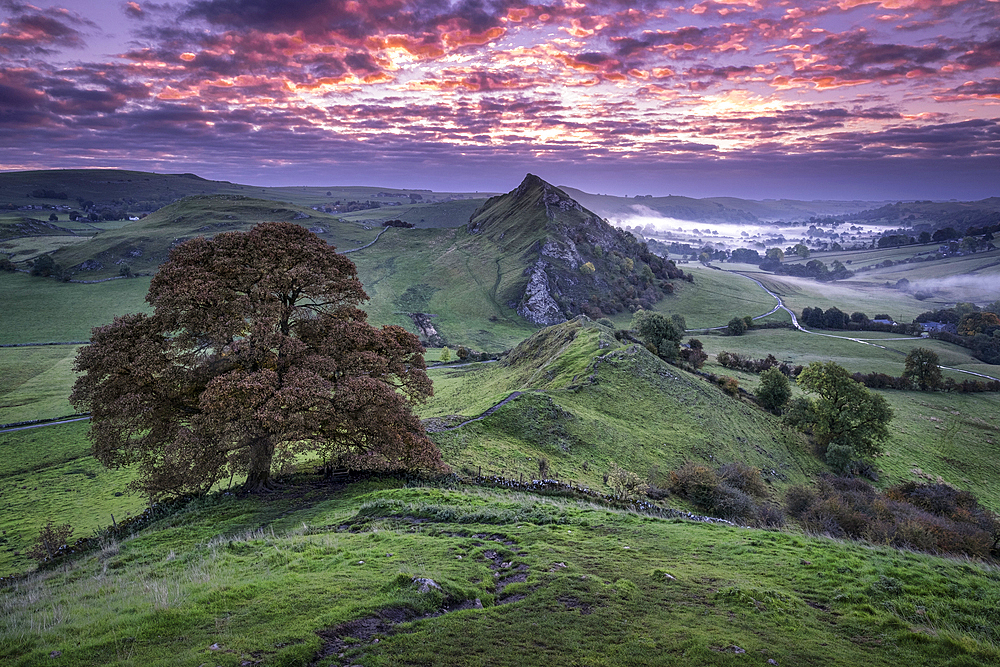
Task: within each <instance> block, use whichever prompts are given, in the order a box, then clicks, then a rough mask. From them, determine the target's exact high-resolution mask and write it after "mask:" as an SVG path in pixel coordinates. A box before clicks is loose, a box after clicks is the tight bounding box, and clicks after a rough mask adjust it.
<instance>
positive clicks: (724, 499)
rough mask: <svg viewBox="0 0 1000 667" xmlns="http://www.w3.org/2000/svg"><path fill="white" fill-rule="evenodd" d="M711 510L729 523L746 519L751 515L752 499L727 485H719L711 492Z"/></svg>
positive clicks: (752, 508) (752, 509)
mask: <svg viewBox="0 0 1000 667" xmlns="http://www.w3.org/2000/svg"><path fill="white" fill-rule="evenodd" d="M711 509H712V510H714V511H715V512H716V513H717V514H718V515H719V516H721V517H722V518H724V519H729V520H730V521H735V520H739V519H743V518H746V517H748V516H750V515H751V514H753V511H754V509H755V508H754V504H753V499H751V498H750V496H749V495H747V494H746V493H744V492H743V491H740V490H739V489H734V488H733V487H731V486H729V485H728V484H719V485H718V486H716V487H715V488H714V489H713V490H712V507H711Z"/></svg>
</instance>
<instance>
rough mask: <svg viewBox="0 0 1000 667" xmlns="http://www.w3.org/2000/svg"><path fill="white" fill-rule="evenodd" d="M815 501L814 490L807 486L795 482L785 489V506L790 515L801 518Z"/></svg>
mask: <svg viewBox="0 0 1000 667" xmlns="http://www.w3.org/2000/svg"><path fill="white" fill-rule="evenodd" d="M815 502H816V492H815V491H814V490H813V489H811V488H809V487H808V486H803V485H802V484H796V485H795V486H792V487H789V488H788V490H787V491H785V508H786V509H788V513H789V514H791V515H792V516H794V517H796V518H798V519H801V518H802V517H803V516H804V515H805V513H806V512H807V511H808V510H809V508H810V507H811V506H812V505H813V503H815Z"/></svg>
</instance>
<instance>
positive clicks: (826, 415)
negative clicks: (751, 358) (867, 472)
mask: <svg viewBox="0 0 1000 667" xmlns="http://www.w3.org/2000/svg"><path fill="white" fill-rule="evenodd" d="M797 382H798V385H799V386H800V387H802V388H803V389H805V390H806V391H807V392H810V393H812V394H815V395H816V398H813V399H810V400H809V401H808V403H807V411H808V416H807V417H806V418H805V424H803V425H804V426H809V427H811V428H812V432H813V436H814V437H815V438H816V444H817V445H818V446H819V450H820V452H821V453H822V455H823V456H824V457H826V455H827V451H828V450H829V449H830V448H831V447H833V446H836V447H837V448H838V449H837V452H838V457H840V458H843V453H844V450H843V449H842V448H845V447H846V448H850V450H851V452H852V453H853V456H854V458H868V457H874V456H877V455H878V454H880V453H881V452H882V443H884V442H885V441H886V440H887V439H888V438H889V422H891V421H892V408H891V407H889V403H888V401H886V400H885V398H883V397H882V396H880V395H878V394H876V393H874V392H872V391H870V390H868V389H867V388H866V387H865V386H864V385H863V384H861V383H860V382H856V381H855V380H854V379H853V378H851V375H850V373H849V372H848V371H847V369H846V368H844V367H843V366H839V365H837V364H835V363H833V362H832V361H828V362H825V363H823V362H818V361H814V362H813V363H811V364H809V366H807V367H806V369H805V370H804V371H802V372H801V373H800V374H799V377H798V380H797Z"/></svg>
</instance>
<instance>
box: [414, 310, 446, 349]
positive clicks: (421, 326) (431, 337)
mask: <svg viewBox="0 0 1000 667" xmlns="http://www.w3.org/2000/svg"><path fill="white" fill-rule="evenodd" d="M409 315H410V319H411V320H413V325H414V326H416V327H417V331H419V332H420V337H421V338H422V339H423V342H424V343H425V344H426V345H429V346H430V347H444V346H445V345H446V344H447V342H446V341H445V339H444V337H443V336H442V335H441V334H439V333H438V331H437V329H435V328H434V325H433V324H431V316H430V315H428V314H427V313H410V314H409Z"/></svg>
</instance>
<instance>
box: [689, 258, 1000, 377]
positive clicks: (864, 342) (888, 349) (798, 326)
mask: <svg viewBox="0 0 1000 667" xmlns="http://www.w3.org/2000/svg"><path fill="white" fill-rule="evenodd" d="M728 273H732V274H735V275H737V276H743V277H744V278H746V279H747V280H752V281H754V282H755V283H757V286H758V287H760V288H761V289H762V290H764V291H765V292H767V293H768V294H770V295H771V296H772V297H774V300H775V301H776V302H777V305H775V307H774V308H772V309H771V310H769V311H768V312H766V313H764V314H763V315H758V316H757V317H755V318H753V319H755V320H759V319H761V318H764V317H767V316H768V315H771V314H772V313H775V312H777V311H778V310H783V311H785V312H786V313H788V315H789V316H790V317H791V318H792V326H793V327H795V328H796V329H798V330H799V331H801V332H802V333H805V334H809V335H810V336H823V337H825V338H839V339H840V340H849V341H853V342H855V343H860V344H862V345H870V346H872V347H877V348H878V349H880V350H885V351H886V352H894V353H896V354H905V353H904V352H901V351H900V350H894V349H892V348H891V347H886V346H885V345H879V344H878V343H875V342H873V341H880V342H881V341H887V340H923V338H921V337H919V336H905V337H899V338H856V337H854V336H837V335H835V334H828V333H820V332H818V331H810V330H809V329H806V328H805V327H803V326H802V325H801V324H799V318H797V317H796V316H795V313H794V311H792V309H791V308H789V307H788V306H786V305H785V303H784V302H783V301H782V300H781V297H780V296H778V295H777V294H775V293H774V292H772V291H771V290H769V289H768V288H767V287H765V286H764V283H762V282H760V281H759V280H757V279H756V278H754V277H752V276H748V275H747V274H745V273H740V272H739V271H728ZM725 328H726V327H711V328H706V329H688V331H689V332H693V331H716V330H720V329H725ZM938 368H940V369H941V370H944V371H954V372H956V373H964V374H966V375H973V376H975V377H978V378H983V379H984V380H998V379H1000V378H995V377H993V376H992V375H984V374H983V373H976V372H975V371H967V370H963V369H961V368H953V367H951V366H939V367H938Z"/></svg>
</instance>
